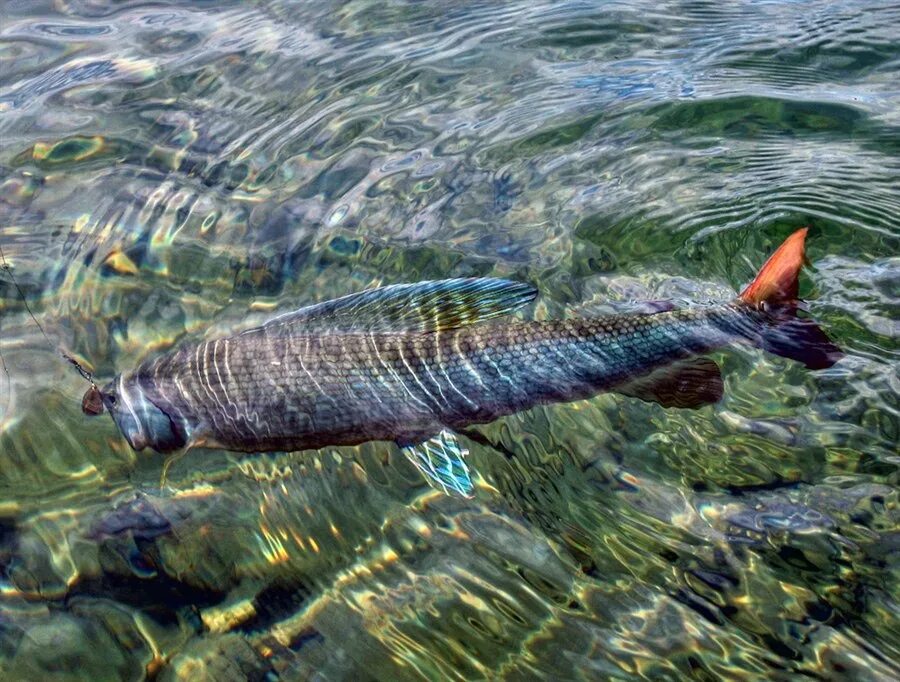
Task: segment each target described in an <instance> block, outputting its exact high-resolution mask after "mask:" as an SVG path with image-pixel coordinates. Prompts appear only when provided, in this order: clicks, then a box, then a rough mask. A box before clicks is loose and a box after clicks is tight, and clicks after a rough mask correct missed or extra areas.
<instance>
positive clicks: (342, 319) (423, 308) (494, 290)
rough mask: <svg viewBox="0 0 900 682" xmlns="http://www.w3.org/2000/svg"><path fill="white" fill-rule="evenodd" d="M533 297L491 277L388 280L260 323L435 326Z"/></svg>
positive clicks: (337, 327)
mask: <svg viewBox="0 0 900 682" xmlns="http://www.w3.org/2000/svg"><path fill="white" fill-rule="evenodd" d="M535 296H537V290H536V289H535V288H534V287H533V286H531V285H530V284H525V283H523V282H513V281H510V280H506V279H494V278H490V277H478V278H468V279H442V280H435V281H429V282H418V283H415V284H393V285H391V286H386V287H381V288H378V289H368V290H366V291H363V292H361V293H358V294H350V295H349V296H343V297H341V298H336V299H333V300H331V301H324V302H323V303H317V304H315V305H311V306H307V307H305V308H300V310H295V311H294V312H290V313H286V314H284V315H279V316H278V317H275V318H273V319H271V320H269V321H268V322H266V323H265V324H264V325H263V326H262V328H264V329H267V330H272V329H275V328H278V327H288V326H291V327H292V326H294V325H299V326H302V327H304V328H306V329H310V330H315V331H329V332H362V331H365V332H371V331H378V332H391V331H438V330H442V329H455V328H457V327H462V326H465V325H468V324H475V323H477V322H482V321H484V320H489V319H491V318H494V317H499V316H501V315H506V314H509V313H511V312H513V311H514V310H516V309H517V308H521V307H522V306H523V305H525V304H526V303H528V302H530V301H532V300H534V297H535ZM249 331H254V330H249ZM245 333H248V332H245Z"/></svg>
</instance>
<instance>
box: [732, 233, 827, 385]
mask: <svg viewBox="0 0 900 682" xmlns="http://www.w3.org/2000/svg"><path fill="white" fill-rule="evenodd" d="M808 231H809V228H806V227H804V228H802V229H800V230H797V231H796V232H794V234H792V235H791V236H790V237H788V238H787V239H785V240H784V243H782V245H781V246H779V247H778V249H777V250H776V251H775V253H773V254H772V255H771V256H770V257H769V260H767V261H766V263H765V265H763V266H762V268H761V269H760V271H759V273H758V274H757V275H756V278H755V279H754V280H753V281H752V282H751V283H750V284H749V285H748V286H747V288H746V289H744V290H743V291H742V292H741V295H740V297H739V298H740V300H741V301H742V302H743V303H745V304H747V305H749V306H752V307H754V308H757V309H759V310H764V311H765V312H766V313H768V315H767V320H766V323H765V324H764V326H763V328H762V330H761V331H760V333H759V337H758V342H759V345H760V346H761V347H762V348H763V349H765V350H767V351H768V352H770V353H774V354H775V355H780V356H782V357H785V358H790V359H792V360H797V361H799V362H802V363H803V364H804V365H806V366H807V367H808V368H809V369H824V368H826V367H831V366H832V365H833V364H834V363H835V362H837V361H838V360H839V359H840V358H841V357H842V356H843V353H842V352H841V349H840V348H838V347H837V346H836V345H835V344H834V343H832V341H831V340H830V339H829V338H828V336H827V335H826V334H825V332H823V331H822V330H821V329H820V328H819V326H818V325H817V324H816V323H815V322H813V321H812V320H810V319H808V318H803V317H799V316H798V315H797V310H798V303H799V300H798V298H797V294H798V291H799V282H798V279H799V275H800V268H802V267H803V264H804V263H805V262H806V250H805V242H806V233H807V232H808Z"/></svg>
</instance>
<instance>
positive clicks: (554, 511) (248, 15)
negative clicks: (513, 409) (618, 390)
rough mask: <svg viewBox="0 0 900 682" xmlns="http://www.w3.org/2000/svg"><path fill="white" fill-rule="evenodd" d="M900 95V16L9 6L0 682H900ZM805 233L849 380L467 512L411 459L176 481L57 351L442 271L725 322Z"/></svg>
mask: <svg viewBox="0 0 900 682" xmlns="http://www.w3.org/2000/svg"><path fill="white" fill-rule="evenodd" d="M898 83H900V6H898V5H897V4H896V3H881V2H863V1H862V0H854V1H841V0H837V1H835V0H827V1H810V2H803V3H799V2H764V1H756V2H725V3H723V2H713V1H710V2H703V1H699V2H668V1H666V0H662V1H654V2H602V3H588V2H561V3H556V2H554V3H551V2H435V1H433V0H431V1H427V2H385V1H381V0H380V1H369V0H357V1H353V2H341V3H333V2H325V1H323V2H304V3H299V2H277V1H273V2H262V1H259V2H166V3H163V2H153V3H145V2H134V1H122V2H114V1H113V0H56V1H55V2H51V1H49V0H6V2H3V3H2V4H0V248H2V250H3V255H4V257H5V263H4V265H5V266H6V267H7V268H8V269H4V270H2V271H0V316H2V317H0V353H2V360H3V368H0V678H2V679H4V680H7V679H8V680H68V679H86V680H87V679H89V680H94V681H97V680H106V679H110V680H117V679H129V680H131V679H134V680H137V679H146V678H155V679H161V680H171V679H185V680H191V681H192V682H196V681H198V680H217V681H218V680H232V679H233V680H242V679H257V680H269V679H272V680H274V679H283V680H304V679H321V680H341V679H348V680H349V679H353V680H365V679H378V680H419V679H460V680H463V679H465V680H470V679H498V678H502V679H509V680H529V679H536V678H542V677H546V678H550V679H604V678H617V679H633V678H638V677H646V678H654V679H658V678H669V679H683V678H696V679H704V680H714V679H722V678H727V679H761V678H768V679H788V678H794V677H795V676H797V675H805V676H809V677H813V678H816V679H838V678H851V679H856V680H869V679H897V678H898V677H900V597H898V594H900V592H898V590H900V508H898V504H900V499H898V462H900V459H898V437H900V401H898V393H900V377H898V357H900V344H898V339H900V321H898V320H900V229H898V223H897V220H898V216H900V88H898ZM804 225H809V226H811V229H810V236H809V244H808V246H809V248H808V255H809V258H810V261H811V264H812V267H811V268H809V269H808V270H806V272H805V274H804V276H803V281H802V287H801V295H802V296H803V297H804V298H805V299H807V301H808V308H809V311H810V313H811V314H812V315H814V316H815V318H816V319H817V320H818V321H819V322H820V323H821V325H822V326H823V327H824V328H825V329H826V330H827V331H828V333H829V334H830V335H831V336H832V337H833V338H834V339H835V340H836V341H837V342H838V343H839V344H840V345H841V346H842V348H843V349H844V351H845V352H846V357H845V358H843V359H842V360H841V361H840V362H839V363H838V364H837V365H835V366H834V367H832V368H830V369H828V370H824V371H820V372H810V371H807V370H805V369H804V368H803V367H801V366H799V365H798V364H797V363H792V362H791V361H788V360H783V359H781V358H777V357H773V356H769V355H765V354H764V353H762V352H761V351H755V350H752V349H748V348H738V349H731V350H727V351H722V352H720V353H717V354H716V355H715V356H714V357H715V359H716V361H717V362H719V364H720V365H721V366H722V368H723V375H724V377H725V397H724V399H723V400H722V401H721V402H719V403H718V404H716V405H713V406H709V407H705V408H703V409H700V410H696V411H690V410H678V409H672V410H666V409H663V408H661V407H659V406H657V405H651V404H647V403H643V402H641V401H638V400H635V399H631V398H624V397H621V396H615V395H602V396H599V397H597V398H595V399H592V400H589V401H582V402H577V403H572V404H566V405H559V406H554V407H548V408H540V409H534V410H531V411H528V412H525V413H523V414H520V415H515V416H513V417H509V418H506V419H503V420H501V421H499V422H496V423H493V424H490V425H486V426H483V427H478V428H477V429H476V433H475V434H473V435H474V436H475V437H474V439H469V438H465V439H464V440H465V445H466V446H467V447H469V449H470V450H471V454H470V456H469V459H468V462H469V464H470V466H472V468H473V469H474V470H476V471H477V472H478V474H479V485H478V491H477V494H476V496H475V498H474V499H472V500H463V499H458V498H451V497H447V496H443V495H440V494H438V493H436V492H435V491H433V490H432V489H431V488H429V487H428V486H427V485H426V484H425V482H424V481H423V480H422V479H421V477H420V476H419V475H418V474H417V472H416V471H415V470H414V469H413V467H412V466H411V465H410V464H408V463H407V462H406V461H405V460H404V458H403V457H402V455H400V453H399V451H398V450H397V448H396V447H395V446H393V445H390V444H387V443H373V444H367V445H364V446H360V447H356V448H337V449H329V450H322V451H318V452H304V453H293V454H277V455H259V456H243V455H237V454H233V453H226V452H216V451H195V452H192V453H189V454H188V455H187V456H186V457H184V458H183V459H181V460H179V461H178V462H176V463H175V464H174V465H173V467H172V469H171V471H170V474H169V477H168V482H167V483H168V484H167V485H166V486H165V487H160V472H161V469H162V465H163V459H164V458H163V457H162V456H157V455H152V454H147V452H146V451H145V452H144V453H142V454H140V455H136V454H135V453H134V452H132V451H131V450H130V448H129V447H128V445H127V443H126V442H125V441H124V440H123V439H122V438H121V436H120V435H119V434H118V432H117V431H116V429H115V426H114V425H113V423H112V421H111V420H110V419H109V418H108V417H106V416H104V417H103V418H98V419H94V420H89V419H88V418H87V417H85V416H84V415H83V414H82V413H81V409H80V401H81V396H82V394H83V393H84V390H85V388H86V386H87V385H86V383H85V381H84V380H83V379H82V378H81V377H80V376H79V375H78V374H77V372H75V371H74V369H73V368H72V367H71V366H70V365H67V364H66V363H65V362H64V361H63V360H61V358H60V357H59V355H57V354H56V352H55V350H54V348H53V346H54V345H59V346H60V347H62V348H64V349H65V350H66V351H68V352H69V353H71V354H73V355H74V356H75V357H76V358H78V359H79V360H81V361H82V362H83V363H84V364H85V365H87V366H89V367H90V368H91V369H92V370H93V371H94V372H95V373H96V375H97V377H98V378H99V379H102V380H104V381H105V380H107V379H109V378H111V377H112V376H113V375H115V374H116V373H117V372H120V371H124V370H128V369H130V368H132V367H134V366H135V365H136V364H137V363H138V362H139V361H140V360H142V359H143V358H146V357H149V356H152V355H153V354H155V353H159V352H162V351H163V350H165V349H167V348H169V347H171V346H172V345H174V344H176V343H178V342H179V341H181V340H182V339H196V338H203V337H209V336H213V335H215V334H217V333H224V332H226V331H228V330H233V329H238V328H240V327H241V326H242V325H246V324H247V322H248V320H251V319H253V320H258V319H261V318H264V317H265V316H266V315H269V314H272V313H273V312H274V311H279V312H280V311H286V310H291V309H294V308H297V307H299V306H301V305H305V304H308V303H311V302H315V301H321V300H325V299H328V298H332V297H334V296H338V295H342V294H346V293H350V292H354V291H360V290H362V289H364V288H366V287H369V286H378V285H383V284H389V283H394V282H407V281H418V280H424V279H436V278H443V277H457V276H473V275H493V276H502V277H509V278H513V279H519V280H524V281H528V282H531V283H533V284H534V285H535V286H537V287H538V288H539V290H540V292H541V293H540V297H539V299H538V302H537V303H536V304H535V305H534V306H532V307H531V308H530V309H529V310H528V311H527V312H526V314H527V315H528V316H532V317H537V318H552V317H564V316H573V315H579V314H590V313H595V312H604V311H605V312H610V311H616V310H622V309H629V308H630V307H632V308H633V307H634V305H635V304H634V302H636V301H642V300H657V301H658V300H661V299H666V300H673V301H675V302H676V303H678V304H679V305H688V304H690V303H691V302H700V303H703V302H709V301H713V300H728V299H729V298H731V297H733V296H734V294H735V292H736V291H737V290H738V289H739V288H740V287H741V286H742V285H744V284H745V283H746V282H747V281H749V280H750V279H751V278H752V276H753V274H754V272H755V271H756V269H757V268H758V267H759V266H760V265H761V263H762V262H763V261H764V260H765V258H766V256H767V255H768V254H769V253H770V252H771V251H772V250H773V249H774V247H775V246H777V244H778V243H779V242H780V241H781V240H782V239H783V238H784V237H786V236H787V235H788V234H789V233H790V232H791V231H793V230H794V229H797V228H799V227H801V226H804ZM13 276H14V278H15V281H16V282H17V283H18V286H19V288H20V289H21V293H22V294H23V295H24V300H23V296H21V295H20V292H19V291H18V290H17V288H16V286H14V284H13V279H12V278H13ZM26 302H27V305H28V306H29V307H30V310H31V311H32V312H33V314H34V317H35V319H36V321H37V322H39V323H40V326H41V327H42V328H43V331H44V332H45V333H46V335H47V337H49V339H50V343H48V341H47V340H46V339H45V338H44V337H43V335H42V332H41V330H40V329H39V328H38V326H37V324H36V322H35V321H34V320H32V318H31V317H30V315H29V313H28V310H27V309H26V307H25V306H26ZM51 344H52V345H51ZM4 368H5V369H4Z"/></svg>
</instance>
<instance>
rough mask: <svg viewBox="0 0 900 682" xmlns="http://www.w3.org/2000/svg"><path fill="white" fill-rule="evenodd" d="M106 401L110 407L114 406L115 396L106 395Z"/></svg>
mask: <svg viewBox="0 0 900 682" xmlns="http://www.w3.org/2000/svg"><path fill="white" fill-rule="evenodd" d="M106 399H107V400H108V401H109V404H110V405H115V404H116V396H114V395H108V396H106Z"/></svg>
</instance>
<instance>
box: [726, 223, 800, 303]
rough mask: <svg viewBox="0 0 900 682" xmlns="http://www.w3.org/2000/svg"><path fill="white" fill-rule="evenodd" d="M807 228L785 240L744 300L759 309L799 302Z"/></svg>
mask: <svg viewBox="0 0 900 682" xmlns="http://www.w3.org/2000/svg"><path fill="white" fill-rule="evenodd" d="M807 232H809V228H808V227H804V228H801V229H799V230H797V231H796V232H794V234H792V235H791V236H790V237H788V238H787V239H785V240H784V242H783V243H782V244H781V246H779V247H778V249H777V250H776V251H775V253H773V254H772V255H771V256H770V257H769V260H767V261H766V264H765V265H763V266H762V268H760V270H759V274H757V275H756V279H754V280H753V281H752V282H750V284H749V285H748V286H747V288H746V289H744V290H743V291H742V292H741V296H740V298H741V300H742V301H743V302H744V303H747V304H749V305H753V306H757V307H759V306H760V305H761V304H763V303H766V304H768V305H785V304H786V305H791V304H793V303H794V302H796V300H797V292H798V291H799V286H800V285H799V275H800V268H801V267H803V263H805V262H806V233H807Z"/></svg>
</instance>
